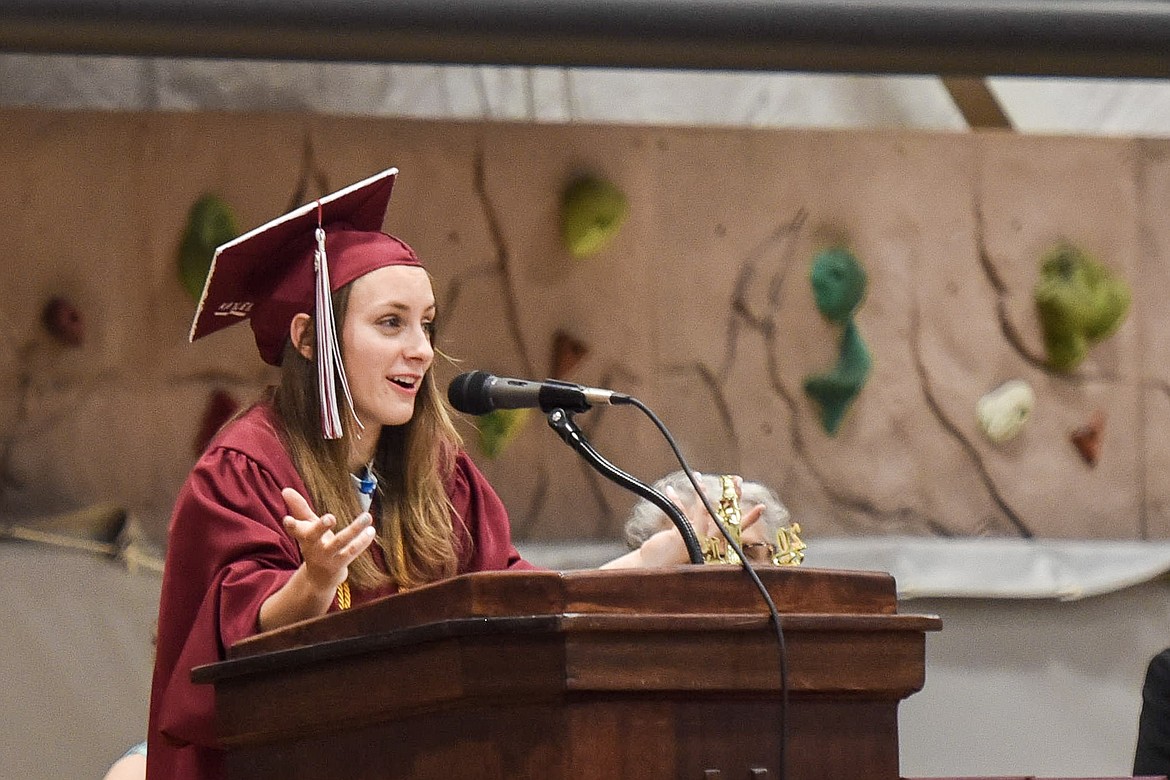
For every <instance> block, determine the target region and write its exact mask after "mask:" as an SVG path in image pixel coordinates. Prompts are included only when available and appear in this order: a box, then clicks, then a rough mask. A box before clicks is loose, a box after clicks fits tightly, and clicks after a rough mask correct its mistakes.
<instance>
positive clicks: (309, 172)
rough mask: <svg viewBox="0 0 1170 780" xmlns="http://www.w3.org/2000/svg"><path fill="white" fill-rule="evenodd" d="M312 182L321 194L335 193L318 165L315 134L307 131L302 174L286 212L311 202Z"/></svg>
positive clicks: (302, 149)
mask: <svg viewBox="0 0 1170 780" xmlns="http://www.w3.org/2000/svg"><path fill="white" fill-rule="evenodd" d="M310 182H312V183H313V184H314V185H316V189H317V191H318V192H320V193H321V194H325V193H329V192H333V188H332V187H330V186H329V177H328V176H327V175H326V174H325V172H324V171H322V170H321V169H320V167H319V166H318V165H317V153H316V150H315V149H314V148H313V132H312V130H310V129H306V130H305V136H304V141H303V143H302V144H301V170H300V174H299V176H298V177H297V183H296V186H295V187H294V188H293V193H292V198H291V199H290V200H289V206H288V208H287V209H285V211H292V210H293V209H296V208H298V207H299V206H302V205H304V204H305V203H308V202H309V200H310V198H309V197H308V195H309V184H310Z"/></svg>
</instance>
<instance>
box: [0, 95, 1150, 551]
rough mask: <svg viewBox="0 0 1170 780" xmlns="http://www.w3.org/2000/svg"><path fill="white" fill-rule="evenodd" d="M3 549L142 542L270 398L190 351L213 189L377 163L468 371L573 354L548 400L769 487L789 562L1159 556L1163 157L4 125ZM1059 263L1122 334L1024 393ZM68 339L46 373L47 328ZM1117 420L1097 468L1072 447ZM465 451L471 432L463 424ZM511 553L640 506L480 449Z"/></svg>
mask: <svg viewBox="0 0 1170 780" xmlns="http://www.w3.org/2000/svg"><path fill="white" fill-rule="evenodd" d="M0 133H3V137H4V138H5V143H4V144H3V145H2V146H0V171H3V174H2V175H0V203H2V204H4V213H5V216H6V220H5V226H4V234H5V241H4V250H3V251H4V255H5V260H4V263H5V265H6V267H7V272H6V273H5V274H3V276H2V278H0V300H2V301H3V304H2V305H0V323H2V324H3V326H4V332H5V333H6V335H7V338H6V339H4V340H3V342H0V519H4V520H12V519H20V518H30V517H32V518H35V517H40V516H44V515H47V514H50V513H54V512H62V511H67V510H72V509H77V508H79V507H84V506H88V505H91V504H95V503H98V502H114V503H117V504H119V505H122V506H125V507H126V508H127V509H128V510H130V512H131V515H132V516H133V517H134V518H135V519H136V520H137V521H139V522H140V523H141V525H142V526H143V528H145V529H146V531H147V533H148V535H149V536H151V537H152V538H155V539H161V538H162V535H163V533H164V529H165V523H166V518H167V515H168V512H169V507H170V503H171V501H172V499H173V496H174V494H175V491H176V490H177V488H178V485H179V484H180V482H181V481H182V479H183V476H184V474H185V472H186V470H187V469H188V468H189V466H190V464H191V462H192V461H193V457H194V456H193V453H192V451H191V450H192V441H193V439H194V438H195V435H196V430H197V427H198V421H199V417H200V414H201V412H202V408H203V406H204V404H205V403H206V400H207V398H208V397H209V395H210V394H211V393H212V392H213V391H214V390H216V389H220V388H222V389H227V390H229V391H230V392H232V393H233V394H234V395H236V396H237V397H239V398H245V397H248V396H250V395H253V394H254V393H255V392H257V391H258V389H259V388H260V387H262V386H263V384H264V383H265V382H267V381H270V380H271V378H272V374H271V373H270V371H269V370H268V369H267V368H266V367H265V366H264V365H263V363H261V362H260V360H259V358H257V357H255V356H254V351H253V350H252V347H251V341H250V331H249V330H248V329H247V328H246V327H240V328H235V329H232V330H229V331H227V332H225V333H222V334H218V335H215V336H212V337H210V338H208V339H205V340H203V341H201V342H199V343H197V344H195V345H188V344H187V343H186V332H187V328H188V325H189V321H190V317H191V314H192V312H193V304H192V302H191V301H190V300H189V299H188V298H187V297H186V295H185V293H184V292H183V291H182V289H181V287H180V285H179V284H178V281H177V277H176V273H175V259H174V257H175V250H176V246H177V243H178V240H179V235H180V233H181V230H182V228H183V225H184V222H185V218H186V212H187V209H188V207H189V206H190V204H191V203H192V202H193V201H194V200H195V199H196V198H197V197H198V196H199V195H200V194H202V193H204V192H206V191H214V192H216V193H218V194H220V195H221V196H222V197H224V198H225V199H226V200H227V201H228V202H229V203H231V204H232V206H233V207H234V209H235V211H236V214H237V216H238V218H239V221H240V225H241V227H243V228H245V229H246V228H249V227H252V226H255V225H257V224H259V223H261V222H263V221H265V220H267V219H269V218H271V217H273V216H275V215H276V214H277V213H279V212H281V211H283V210H284V209H286V208H288V207H289V206H291V205H295V204H294V203H292V201H293V200H294V199H295V197H296V193H297V189H298V182H299V181H301V180H302V178H304V177H307V181H308V182H309V185H308V189H307V190H305V191H304V198H303V199H309V198H311V197H312V196H314V195H317V194H320V193H322V192H324V191H327V190H328V189H332V188H337V187H340V186H343V185H345V184H348V183H350V182H352V181H356V180H357V179H359V178H362V177H364V176H366V175H369V174H370V173H373V172H375V171H377V170H380V169H382V168H384V167H388V166H390V165H396V166H398V167H399V168H400V169H401V171H402V173H401V176H400V177H399V181H398V186H397V188H396V192H395V198H394V200H393V201H392V203H391V207H390V212H389V216H388V219H387V222H386V226H387V229H388V230H390V231H391V232H395V233H398V234H399V235H401V236H403V237H404V238H405V239H407V240H408V241H409V242H411V243H412V244H413V245H414V246H415V248H416V249H417V250H418V251H419V252H420V254H422V255H423V256H424V257H425V258H426V259H427V261H428V264H429V268H430V270H431V271H432V273H433V274H434V276H435V279H436V292H437V295H438V299H439V302H440V308H441V312H442V314H441V316H442V324H441V332H440V336H441V339H442V343H443V346H444V347H445V349H446V351H447V352H449V353H450V354H453V355H455V356H457V357H459V358H460V359H462V361H463V362H462V363H461V364H460V365H459V366H457V367H450V366H444V367H443V368H442V369H441V371H442V374H441V375H442V378H443V384H444V386H445V384H446V380H447V379H449V378H450V377H451V376H453V375H454V374H455V373H457V372H458V371H460V370H468V369H471V368H482V369H486V370H489V371H493V372H495V373H498V374H503V375H513V376H522V377H531V378H541V377H544V376H547V375H549V373H550V371H551V367H550V349H551V340H552V334H553V333H554V332H555V331H556V330H557V329H564V330H567V331H569V332H570V333H572V334H573V335H574V336H575V337H577V338H579V339H581V340H583V341H584V342H586V343H587V344H588V345H589V347H590V350H591V351H590V353H589V356H588V357H587V358H586V359H585V360H584V361H583V362H582V363H581V364H580V365H579V366H578V367H577V368H576V370H575V372H574V373H573V375H572V376H571V377H569V378H570V379H572V380H573V381H578V382H582V383H585V384H590V385H598V386H606V387H612V388H614V389H618V390H622V391H625V392H629V393H631V394H633V395H636V396H637V397H639V398H641V399H642V400H643V401H645V402H646V403H648V404H649V405H650V406H651V407H652V408H654V409H655V410H656V411H657V412H658V413H659V415H660V416H661V417H662V418H663V419H664V421H665V422H666V424H667V425H668V426H669V427H670V428H671V430H672V431H673V432H674V433H675V435H676V436H677V437H678V438H679V440H680V443H681V444H682V446H683V448H684V451H685V452H686V453H687V454H688V456H689V458H690V459H691V461H692V465H694V466H695V467H696V468H699V469H702V470H727V471H736V472H739V473H742V474H744V475H745V476H747V477H750V478H755V479H760V480H763V481H765V482H768V483H769V484H771V485H772V486H774V487H775V488H776V489H777V490H778V491H779V492H780V494H781V495H782V497H783V499H784V500H785V501H786V503H787V504H788V505H789V507H790V509H791V510H792V512H793V515H794V517H795V518H796V519H799V520H800V521H801V522H802V523H803V524H804V527H805V533H806V536H808V537H810V538H815V537H816V536H818V535H820V536H830V535H852V534H884V533H911V534H946V535H982V534H994V535H1020V534H1035V535H1037V536H1044V537H1070V538H1071V537H1084V538H1120V539H1126V538H1143V537H1148V538H1167V537H1170V504H1168V499H1170V489H1168V488H1167V486H1166V480H1165V479H1164V476H1163V475H1164V474H1165V473H1166V471H1167V467H1170V448H1168V447H1167V446H1166V445H1165V444H1164V441H1166V434H1167V432H1168V430H1170V369H1168V368H1166V367H1165V361H1164V360H1163V356H1164V355H1167V354H1170V318H1168V317H1167V316H1166V315H1165V311H1166V309H1165V305H1164V301H1165V300H1166V297H1167V296H1166V292H1167V288H1168V286H1170V262H1168V261H1170V227H1168V226H1167V220H1166V219H1165V218H1164V215H1165V214H1166V212H1167V207H1168V206H1170V164H1168V154H1167V152H1168V151H1170V145H1167V143H1166V142H1153V141H1142V140H1125V139H1112V140H1102V139H1093V140H1089V139H1078V138H1037V137H1018V136H1014V135H1011V134H927V133H901V132H873V133H869V132H866V133H860V132H840V131H836V132H815V131H751V130H722V129H703V130H698V129H663V128H635V127H563V126H534V125H507V124H453V123H433V122H407V121H390V120H367V119H339V118H323V117H312V116H299V115H268V116H257V115H211V114H208V115H201V114H194V115H192V114H183V115H159V114H132V115H122V114H112V113H76V114H71V113H60V112H53V113H47V112H46V113H42V112H37V111H6V112H3V113H0ZM578 171H589V172H593V173H597V174H600V175H603V176H606V177H608V178H610V179H612V180H614V181H615V182H617V183H619V184H620V186H621V187H622V188H623V189H624V190H625V191H626V192H627V193H628V195H629V197H630V201H631V217H630V219H629V221H628V223H627V224H626V225H625V227H624V228H623V230H622V231H621V233H620V235H619V236H618V238H617V239H616V240H615V241H614V242H613V243H612V244H611V245H610V246H609V247H608V248H607V249H605V250H604V251H603V252H602V253H601V254H600V255H598V256H596V257H595V258H592V259H590V260H587V261H575V260H572V259H571V258H570V257H569V256H568V254H567V253H566V252H565V251H564V250H563V249H562V248H561V247H560V245H559V240H558V237H557V228H556V208H557V196H558V192H559V190H560V188H561V187H562V185H563V184H564V183H565V182H566V180H567V179H568V178H569V176H570V175H572V174H573V173H575V172H578ZM834 237H844V238H845V239H846V240H847V242H848V244H849V246H850V247H851V248H852V249H853V250H854V251H855V253H856V254H857V256H858V257H859V258H860V259H861V261H862V263H863V264H864V265H865V267H866V269H867V271H868V272H869V293H868V297H867V299H866V301H865V303H864V304H863V305H862V307H861V309H860V310H859V312H858V314H857V322H858V325H859V327H860V330H861V333H862V336H863V338H864V339H865V341H866V343H867V344H868V346H869V348H870V350H871V352H872V354H873V357H874V369H873V372H872V374H871V376H870V379H869V382H868V384H867V385H866V387H865V388H864V389H863V390H862V392H861V395H860V397H859V398H858V400H857V402H856V403H855V404H854V407H853V409H852V411H851V412H850V413H849V415H848V417H847V418H846V420H845V422H844V424H843V425H842V427H841V430H840V432H839V433H838V435H837V436H836V437H829V436H827V435H826V434H825V433H824V432H823V431H822V429H821V428H820V425H819V423H818V421H817V418H816V415H815V409H814V407H813V406H812V404H811V403H810V401H809V400H808V399H807V398H806V396H805V395H804V393H803V391H802V389H801V382H802V380H803V378H804V377H805V376H806V375H808V374H810V373H814V372H819V371H822V370H825V369H826V368H828V367H829V366H831V365H832V363H833V361H834V359H835V354H836V342H837V333H838V329H837V327H836V326H833V325H831V324H829V323H827V322H825V321H824V320H823V318H822V317H821V316H820V314H819V313H818V311H817V309H816V307H815V303H814V301H813V298H812V294H811V290H810V287H809V283H808V271H809V266H810V263H811V261H812V258H813V256H814V255H815V253H816V251H817V250H818V249H820V248H822V247H823V246H825V245H826V243H827V242H828V241H829V240H831V239H833V238H834ZM1060 239H1067V240H1071V241H1074V242H1076V243H1078V244H1079V245H1081V246H1083V247H1084V248H1086V249H1088V250H1090V251H1092V252H1095V253H1097V254H1098V255H1099V256H1100V257H1101V258H1102V259H1103V260H1104V261H1105V262H1106V263H1107V264H1108V265H1109V266H1110V267H1111V268H1112V269H1114V270H1115V271H1116V272H1117V273H1119V274H1120V275H1122V276H1123V277H1125V278H1126V279H1127V280H1128V281H1129V282H1130V283H1131V285H1132V286H1133V289H1134V305H1133V308H1132V311H1131V314H1130V317H1129V319H1128V320H1127V321H1126V323H1125V324H1124V325H1123V326H1122V327H1121V329H1120V330H1119V331H1118V333H1117V334H1116V335H1115V336H1114V337H1112V338H1111V339H1110V340H1108V341H1106V342H1104V343H1103V344H1101V345H1099V346H1098V347H1097V348H1096V349H1095V350H1094V351H1093V352H1092V353H1091V355H1090V358H1089V360H1088V361H1086V362H1085V364H1083V365H1082V366H1081V368H1080V369H1079V370H1078V371H1077V372H1076V373H1075V374H1073V375H1070V376H1066V375H1056V374H1053V373H1051V372H1048V371H1046V370H1045V369H1044V368H1043V366H1042V356H1043V348H1042V342H1041V340H1040V331H1039V327H1038V324H1037V321H1036V317H1035V313H1034V309H1033V307H1032V298H1031V291H1032V287H1033V285H1034V284H1035V281H1036V279H1037V275H1038V265H1039V258H1040V256H1041V255H1042V253H1043V252H1044V251H1045V250H1047V249H1048V248H1050V247H1051V246H1052V245H1053V244H1054V243H1055V242H1057V241H1058V240H1060ZM54 295H64V296H66V297H68V298H70V299H71V300H73V301H74V302H75V303H77V305H78V306H79V307H80V308H81V310H82V312H83V314H84V316H85V317H86V320H87V326H88V340H87V342H86V343H85V345H84V346H83V347H81V348H68V347H64V346H60V345H58V344H56V343H54V342H53V341H52V340H51V339H50V338H49V337H48V336H47V335H46V334H45V332H44V330H43V328H42V326H41V324H40V312H41V309H42V307H43V306H44V303H45V301H46V300H47V299H48V298H49V297H51V296H54ZM1012 378H1022V379H1026V380H1027V381H1029V382H1030V383H1031V384H1032V386H1033V387H1034V388H1035V391H1036V394H1037V403H1036V408H1035V411H1034V413H1033V417H1032V419H1031V421H1030V423H1029V425H1028V427H1027V428H1026V429H1025V431H1024V433H1023V435H1022V436H1020V437H1019V438H1018V439H1016V440H1014V441H1012V442H1009V443H1007V444H1002V445H995V444H992V443H990V442H989V441H987V440H986V439H985V438H984V437H983V436H982V435H981V434H980V433H979V431H978V427H977V425H976V421H975V416H974V408H975V404H976V401H977V400H978V399H979V397H980V396H982V395H983V394H984V393H986V392H987V391H989V390H991V389H992V388H994V387H996V386H997V385H999V384H1000V383H1001V382H1003V381H1005V380H1007V379H1012ZM1098 409H1100V410H1103V411H1104V412H1105V413H1106V414H1107V426H1106V428H1105V437H1104V443H1103V447H1102V454H1101V459H1100V461H1099V462H1098V464H1097V465H1096V467H1090V466H1088V465H1087V464H1086V463H1085V462H1084V461H1083V460H1082V459H1081V458H1080V456H1079V455H1078V454H1077V452H1076V450H1075V449H1074V448H1073V446H1072V445H1071V443H1070V441H1069V438H1068V437H1069V433H1070V432H1071V431H1072V430H1073V429H1074V428H1076V427H1078V426H1080V425H1082V424H1084V423H1085V422H1087V421H1088V419H1089V417H1090V415H1091V414H1092V413H1093V412H1094V411H1095V410H1098ZM578 419H579V421H580V423H581V425H582V427H583V428H585V429H586V431H587V432H588V434H589V436H590V437H591V439H592V441H593V442H594V444H595V445H596V446H597V447H598V449H599V450H601V451H602V452H603V453H605V454H606V455H607V456H609V457H610V458H611V459H612V460H613V461H615V462H616V463H617V464H618V465H621V466H623V467H625V468H627V469H628V470H630V471H631V472H633V473H635V474H637V475H638V476H640V477H643V478H644V479H647V480H650V479H653V478H655V477H656V476H658V475H659V474H661V473H662V472H664V471H667V470H669V469H671V468H673V467H674V464H673V461H672V458H671V455H670V453H669V450H668V449H667V447H666V445H665V443H664V442H662V440H661V439H660V438H659V437H658V435H657V433H656V431H654V429H653V428H652V427H651V425H650V424H649V422H648V421H646V420H645V419H644V418H642V417H641V416H640V415H639V414H638V413H637V412H636V411H634V410H632V409H621V408H611V409H604V410H595V411H593V412H590V413H588V414H586V415H582V416H580V417H579V418H578ZM468 431H469V432H470V428H468ZM471 449H472V452H473V454H475V455H476V457H477V459H478V460H479V461H480V463H481V464H482V465H483V467H484V469H485V471H486V472H487V473H488V475H489V476H490V478H491V479H492V480H493V482H494V484H495V485H496V487H497V489H498V491H499V492H500V494H501V495H502V496H503V498H504V500H505V501H506V503H507V504H508V506H509V508H510V510H511V512H512V514H513V520H514V526H515V529H516V533H517V535H518V536H519V537H521V538H532V539H565V538H575V537H585V538H597V537H612V536H616V535H617V533H618V530H619V529H620V526H621V522H622V520H623V514H624V512H625V511H626V509H627V508H628V507H629V505H630V504H631V503H632V499H631V498H630V497H629V496H628V495H627V494H626V493H625V492H624V491H622V490H621V489H619V488H617V487H615V486H613V485H611V484H609V483H608V482H605V481H604V480H602V479H601V478H599V477H598V476H596V475H595V474H594V473H593V472H592V471H591V470H590V469H589V468H588V467H587V466H586V465H585V464H584V463H582V462H581V461H580V460H579V458H578V457H577V455H575V454H574V453H573V452H572V451H570V450H569V449H568V448H567V447H565V445H564V444H562V443H561V442H560V440H559V439H558V438H557V437H556V436H555V435H554V434H553V433H552V432H551V431H550V430H548V428H547V426H546V425H545V423H544V420H543V419H542V417H541V416H540V415H539V414H534V415H533V416H532V417H531V419H530V420H529V421H528V423H527V426H526V428H525V430H524V432H523V433H522V434H521V436H520V437H519V439H518V440H517V441H516V442H515V443H514V444H513V446H512V447H511V448H510V449H509V450H507V451H506V452H505V454H504V455H503V456H502V457H500V458H499V459H497V460H495V461H487V460H486V459H484V458H483V457H481V456H480V455H479V453H478V452H476V450H475V447H474V445H472V447H471Z"/></svg>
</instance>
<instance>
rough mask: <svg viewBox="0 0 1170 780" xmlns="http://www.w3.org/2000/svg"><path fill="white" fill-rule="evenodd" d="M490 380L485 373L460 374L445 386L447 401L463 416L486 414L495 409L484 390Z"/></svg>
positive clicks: (488, 375)
mask: <svg viewBox="0 0 1170 780" xmlns="http://www.w3.org/2000/svg"><path fill="white" fill-rule="evenodd" d="M491 379H492V375H491V374H489V373H488V372H486V371H468V372H467V373H464V374H460V375H459V376H457V377H455V378H454V379H452V380H451V384H449V385H448V386H447V400H448V401H450V402H451V406H453V407H455V408H456V409H457V410H459V411H461V412H463V413H464V414H487V413H488V412H490V411H492V409H494V408H495V407H494V406H493V405H492V401H491V398H490V397H489V396H488V393H487V390H486V388H487V384H488V382H490V381H491Z"/></svg>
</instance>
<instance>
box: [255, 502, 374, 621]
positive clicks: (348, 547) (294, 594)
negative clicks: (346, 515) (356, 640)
mask: <svg viewBox="0 0 1170 780" xmlns="http://www.w3.org/2000/svg"><path fill="white" fill-rule="evenodd" d="M280 495H281V496H282V497H283V498H284V504H285V507H286V508H287V509H288V515H287V516H286V517H285V518H284V528H285V530H286V531H288V534H289V536H291V537H292V538H293V539H295V540H296V542H297V545H298V546H299V547H300V548H301V560H302V563H301V565H300V567H299V568H298V569H297V570H296V571H295V572H293V575H292V577H290V578H289V580H288V582H286V583H285V584H284V585H283V586H281V588H280V589H279V590H277V591H276V592H275V593H273V594H272V595H271V596H269V597H268V598H267V599H265V600H264V603H263V604H261V605H260V615H259V617H258V618H257V621H258V623H259V628H260V630H261V631H271V630H272V629H275V628H280V627H282V626H287V625H289V624H290V623H294V622H296V621H298V620H305V619H307V618H311V617H317V616H318V615H324V614H325V613H326V612H328V611H329V605H330V604H332V603H333V596H334V594H336V592H337V587H338V586H339V585H341V583H343V582H345V578H346V577H347V576H349V565H350V564H351V563H353V562H354V560H355V559H356V558H357V557H358V556H359V555H361V554H362V553H363V552H365V551H366V548H368V547H369V546H370V542H372V541H374V528H373V525H372V524H371V520H370V515H369V513H368V512H363V513H362V514H360V515H358V516H357V517H356V518H354V521H353V522H352V523H350V524H349V525H347V526H346V527H345V528H342V529H341V530H340V531H334V530H333V529H334V528H335V527H336V526H337V518H335V517H334V516H333V515H320V516H318V515H317V514H316V513H314V512H313V509H312V508H311V507H310V506H309V502H308V501H306V500H305V497H304V496H302V495H301V494H300V493H298V492H297V491H295V490H293V489H292V488H285V489H284V490H282V491H280Z"/></svg>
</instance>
